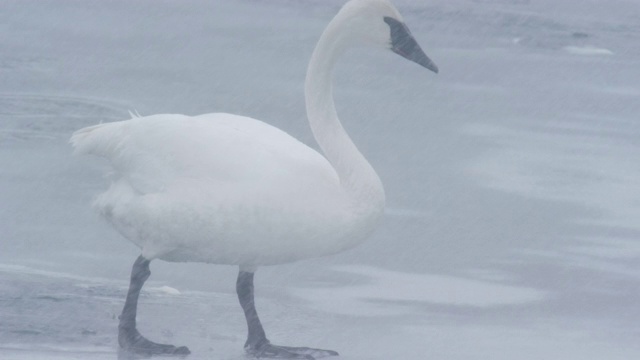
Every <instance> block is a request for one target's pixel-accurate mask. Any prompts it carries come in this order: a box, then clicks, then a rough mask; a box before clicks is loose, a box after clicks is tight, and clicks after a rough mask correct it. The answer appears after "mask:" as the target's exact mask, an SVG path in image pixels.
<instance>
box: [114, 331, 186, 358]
mask: <svg viewBox="0 0 640 360" xmlns="http://www.w3.org/2000/svg"><path fill="white" fill-rule="evenodd" d="M118 330H119V331H118V343H120V346H121V347H122V348H123V349H125V350H127V351H130V352H132V353H135V354H140V355H189V354H190V353H191V351H189V348H187V347H186V346H180V347H176V346H173V345H166V344H158V343H155V342H153V341H150V340H147V339H146V338H145V337H144V336H142V335H141V334H140V332H138V330H137V329H136V328H124V327H120V328H119V329H118Z"/></svg>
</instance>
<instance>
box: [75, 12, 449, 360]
mask: <svg viewBox="0 0 640 360" xmlns="http://www.w3.org/2000/svg"><path fill="white" fill-rule="evenodd" d="M361 44H364V45H367V44H370V45H375V46H378V47H383V48H387V49H390V50H392V51H393V52H395V53H397V54H399V55H401V56H403V57H405V58H407V59H409V60H411V61H413V62H416V63H418V64H419V65H421V66H423V67H425V68H427V69H429V70H432V71H433V72H436V73H437V72H438V68H437V66H436V65H435V64H434V62H433V61H431V60H430V59H429V57H427V55H425V53H424V52H423V51H422V49H421V48H420V46H419V45H418V44H417V42H416V40H415V39H414V37H413V36H412V35H411V33H410V31H409V29H408V28H407V27H406V25H405V23H404V22H403V19H402V17H401V15H400V13H399V12H398V11H397V10H396V8H395V7H394V6H393V5H392V4H391V3H390V2H388V1H386V0H352V1H349V2H348V3H346V4H345V5H344V6H343V7H342V8H341V9H340V11H339V12H338V13H337V15H336V16H335V17H334V18H333V19H332V20H331V22H330V23H329V24H328V26H327V28H326V29H325V30H324V32H323V33H322V35H321V37H320V39H319V41H318V43H317V45H316V48H315V50H314V51H313V54H312V56H311V60H310V63H309V66H308V70H307V75H306V80H305V89H304V92H305V101H306V110H307V116H308V120H309V124H310V126H311V130H312V132H313V135H314V137H315V139H316V141H317V142H318V144H319V146H320V148H321V149H322V153H323V154H324V156H323V155H321V154H320V153H318V152H317V151H315V150H313V149H311V148H310V147H308V146H306V145H304V144H303V143H301V142H300V141H298V140H296V139H295V138H293V137H292V136H290V135H288V134H287V133H285V132H284V131H282V130H279V129H277V128H275V127H273V126H271V125H268V124H266V123H264V122H261V121H259V120H256V119H252V118H248V117H244V116H239V115H232V114H226V113H213V114H205V115H199V116H193V117H191V116H185V115H176V114H161V115H152V116H144V117H141V116H134V115H132V118H131V119H129V120H125V121H119V122H112V123H104V124H99V125H95V126H90V127H86V128H83V129H80V130H78V131H76V132H75V133H74V134H73V136H72V137H71V140H70V142H71V144H72V146H73V147H74V152H75V153H76V154H90V155H94V156H98V157H102V158H106V159H107V160H108V161H109V163H110V165H111V167H112V168H113V171H112V176H113V178H112V180H111V184H110V186H109V188H108V189H107V190H106V191H105V192H104V193H102V194H100V195H98V196H97V198H96V199H95V202H94V208H95V209H96V210H97V212H98V213H99V214H100V215H101V216H102V217H104V218H105V219H106V220H107V221H108V222H109V223H110V224H112V225H113V227H115V229H116V230H117V231H118V232H120V233H121V234H122V235H123V236H124V237H125V238H127V239H128V240H130V241H132V242H133V243H134V244H136V245H137V246H138V247H140V249H141V254H140V256H139V257H138V258H137V259H136V260H135V262H134V264H133V267H132V270H131V278H130V285H129V290H128V293H127V297H126V300H125V304H124V308H123V310H122V314H121V315H120V322H119V326H118V330H119V331H118V342H119V344H120V346H121V347H122V348H123V349H125V350H127V351H131V352H133V353H142V354H165V355H167V354H189V353H190V351H189V349H188V348H187V347H185V346H179V347H178V346H174V345H168V344H159V343H155V342H152V341H150V340H148V339H146V338H145V337H143V336H142V335H141V334H140V333H139V332H138V330H137V328H136V311H137V305H138V296H139V294H140V291H141V289H142V286H143V285H144V283H145V281H146V280H147V279H148V278H149V276H150V274H151V272H150V270H149V263H150V262H151V261H152V260H154V259H162V260H165V261H171V262H187V261H189V262H204V263H212V264H226V265H235V266H238V267H239V272H238V277H237V281H236V291H237V295H238V299H239V302H240V305H241V307H242V309H243V311H244V314H245V317H246V321H247V327H248V336H247V341H246V343H245V351H246V352H247V353H248V354H249V355H252V356H256V357H274V358H301V359H313V358H315V357H324V356H331V355H337V354H338V353H337V352H335V351H331V350H322V349H312V348H298V347H288V346H278V345H274V344H271V343H270V342H269V340H268V339H267V337H266V335H265V331H264V329H263V327H262V324H261V322H260V319H259V317H258V314H257V312H256V308H255V306H254V283H253V279H254V272H255V271H256V270H257V268H258V267H260V266H265V265H275V264H282V263H288V262H292V261H296V260H300V259H305V258H310V257H317V256H324V255H330V254H335V253H338V252H341V251H344V250H346V249H349V248H352V247H354V246H356V245H357V244H359V243H360V242H362V241H363V240H364V239H365V238H366V237H367V236H368V235H369V234H370V233H371V232H372V231H373V229H374V228H375V226H376V224H377V223H378V220H379V219H380V217H381V215H382V213H383V209H384V204H385V194H384V189H383V186H382V183H381V181H380V179H379V178H378V176H377V174H376V172H375V171H374V170H373V168H372V167H371V165H369V163H368V162H367V161H366V159H365V158H364V156H363V155H362V154H361V153H360V152H359V151H358V149H357V148H356V146H355V145H354V144H353V142H352V141H351V139H350V138H349V136H348V135H347V133H346V132H345V130H344V128H343V127H342V125H341V123H340V120H339V119H338V116H337V114H336V110H335V107H334V103H333V96H332V88H331V84H332V81H331V74H332V71H333V68H334V64H335V62H336V60H337V59H338V58H339V57H340V55H341V54H342V53H343V52H345V51H346V50H347V49H349V48H351V47H354V46H357V45H361Z"/></svg>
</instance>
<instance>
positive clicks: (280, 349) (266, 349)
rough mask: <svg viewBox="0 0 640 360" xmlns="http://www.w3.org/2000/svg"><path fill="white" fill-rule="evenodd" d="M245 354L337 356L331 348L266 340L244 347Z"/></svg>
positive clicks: (285, 357)
mask: <svg viewBox="0 0 640 360" xmlns="http://www.w3.org/2000/svg"><path fill="white" fill-rule="evenodd" d="M245 351H246V352H247V354H249V355H252V356H255V357H257V358H272V359H307V360H314V359H319V358H323V357H327V356H338V353H337V352H336V351H333V350H322V349H313V348H308V347H291V346H279V345H273V344H271V343H270V342H269V341H268V340H264V341H261V342H260V343H258V344H256V345H248V346H246V347H245Z"/></svg>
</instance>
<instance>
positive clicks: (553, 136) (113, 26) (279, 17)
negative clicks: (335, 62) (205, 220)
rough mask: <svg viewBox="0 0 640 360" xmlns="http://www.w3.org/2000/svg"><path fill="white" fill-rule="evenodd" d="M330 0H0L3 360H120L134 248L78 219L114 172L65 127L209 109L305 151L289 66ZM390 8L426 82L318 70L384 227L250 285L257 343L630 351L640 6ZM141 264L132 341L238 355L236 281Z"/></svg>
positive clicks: (377, 351)
mask: <svg viewBox="0 0 640 360" xmlns="http://www.w3.org/2000/svg"><path fill="white" fill-rule="evenodd" d="M341 4H342V2H341V1H319V0H316V1H291V0H278V1H257V0H244V1H202V2H177V1H176V2H162V3H160V2H153V3H152V2H150V1H148V2H126V1H113V2H82V1H58V2H45V3H42V2H36V1H22V0H20V1H17V0H16V1H8V0H7V1H3V2H2V4H1V5H0V34H2V35H1V36H0V355H2V356H0V357H2V358H10V359H86V358H96V359H98V358H100V359H102V358H104V359H109V358H111V359H113V358H116V354H117V344H116V343H117V341H116V328H117V314H118V313H119V311H120V309H121V306H122V301H123V297H124V292H125V291H126V286H127V278H128V274H129V271H130V266H131V264H132V262H133V260H134V259H135V257H136V256H137V255H138V250H137V248H135V247H134V246H133V245H131V244H129V243H128V242H127V241H126V240H124V239H122V238H121V237H120V236H119V235H118V234H117V233H116V232H115V231H113V230H112V229H111V228H110V227H109V226H108V225H107V224H105V223H104V222H102V221H101V220H100V219H99V218H98V216H97V215H95V214H94V213H93V212H92V211H91V209H90V203H91V199H92V197H93V196H94V195H95V194H96V193H98V192H99V191H101V190H102V189H104V187H105V186H106V180H105V179H103V178H102V172H103V170H104V168H105V165H104V164H102V163H99V162H96V161H95V160H94V159H87V158H74V157H72V156H71V149H70V147H69V146H68V144H67V141H68V138H69V136H70V134H71V132H73V131H74V130H75V129H78V128H80V127H82V126H85V125H90V124H95V123H98V122H101V121H102V122H105V121H114V120H121V119H125V118H127V117H128V110H137V111H138V112H139V113H140V114H142V115H148V114H153V113H185V114H191V115H195V114H200V113H205V112H218V111H224V112H231V113H238V114H242V115H248V116H252V117H255V118H259V119H262V120H264V121H266V122H268V123H270V124H273V125H275V126H278V127H279V128H282V129H284V130H286V131H287V132H289V133H291V134H292V135H294V136H296V137H298V138H299V139H301V140H303V141H304V142H306V143H307V144H310V145H312V146H315V145H314V142H313V138H312V136H311V133H310V131H309V129H308V125H307V124H306V118H305V112H304V103H303V81H304V73H305V70H306V64H307V61H308V58H309V56H310V54H311V51H312V50H313V46H314V45H315V41H316V40H317V38H318V37H319V35H320V33H321V31H322V30H323V28H324V26H325V25H326V24H327V22H328V21H329V20H330V19H331V17H332V16H333V15H334V14H335V12H336V11H337V9H338V8H339V7H340V5H341ZM397 5H398V8H399V9H400V11H401V12H402V13H403V15H404V17H405V20H406V23H407V24H408V26H409V27H410V29H411V31H412V32H413V34H414V35H415V37H416V38H417V39H418V41H419V42H420V43H421V45H422V47H423V48H424V49H425V51H426V52H427V54H429V56H430V57H431V58H432V59H434V61H435V62H436V63H437V64H438V66H439V67H440V70H441V71H440V74H438V75H434V74H432V73H430V72H428V71H426V70H424V69H421V68H419V67H418V66H416V65H415V64H412V63H410V62H407V61H405V60H403V59H402V58H400V57H398V56H395V55H394V54H392V53H391V52H388V53H387V52H381V51H377V50H372V49H359V50H357V51H353V52H351V53H349V54H348V55H347V56H346V57H345V58H344V59H343V61H342V62H341V63H340V66H339V68H338V71H337V73H336V77H335V80H336V84H335V93H336V94H335V95H336V103H337V107H338V112H339V114H340V117H341V119H342V120H343V122H344V124H345V127H346V128H347V130H348V131H349V132H350V135H351V136H352V138H353V139H354V141H355V142H356V144H357V145H358V146H359V147H360V149H361V150H362V152H363V153H364V154H365V155H366V156H367V158H368V159H369V160H370V162H371V163H372V164H373V166H374V167H375V168H376V170H377V171H378V173H379V174H380V176H381V178H382V180H383V182H384V184H385V188H386V192H387V201H388V206H389V209H388V214H387V216H386V217H385V219H384V222H383V224H382V226H381V227H380V229H379V230H378V231H377V232H376V233H375V234H374V236H373V237H372V238H371V239H370V241H369V242H367V243H365V244H364V245H362V246H360V247H359V248H356V249H354V250H352V251H349V252H347V253H343V254H340V255H338V256H334V257H330V258H322V259H314V260H309V261H303V262H299V263H297V264H291V265H286V266H278V267H273V268H265V269H260V270H259V272H258V274H257V275H256V276H257V277H256V286H257V292H258V294H257V297H258V299H257V303H258V309H259V311H260V313H261V316H262V317H263V322H264V323H265V326H266V328H267V332H268V335H269V336H270V338H271V340H272V341H273V342H275V343H285V344H293V345H295V344H300V345H309V346H319V347H325V348H331V349H335V350H338V351H339V352H340V353H341V354H342V358H343V359H380V360H382V359H424V358H440V359H475V358H487V359H509V360H511V359H540V358H550V359H581V360H590V359H605V358H606V359H625V360H628V359H633V358H637V357H638V356H639V355H640V346H639V345H638V341H637V338H638V336H639V335H640V330H639V328H638V325H637V324H638V323H640V305H638V300H639V299H640V279H639V278H640V262H639V260H640V239H639V237H640V236H639V235H640V226H638V222H637V220H636V219H637V218H638V216H639V215H640V190H638V189H639V188H638V186H637V179H638V178H640V168H639V167H638V165H637V162H636V159H638V156H639V155H640V143H639V141H638V138H639V135H640V123H639V122H638V120H639V119H638V117H639V115H640V101H639V99H640V70H638V69H640V47H639V46H638V40H637V39H638V38H640V25H638V24H640V16H639V15H638V14H639V12H638V5H637V3H635V1H624V0H614V1H604V0H601V1H589V2H581V3H576V2H575V1H569V0H561V1H552V0H529V1H527V0H511V1H507V0H504V1H501V0H475V1H472V0H453V1H447V0H434V1H417V0H413V1H412V0H402V1H398V2H397ZM152 272H153V274H152V277H151V280H150V281H149V284H148V288H147V289H148V290H147V291H146V292H143V297H142V299H141V305H140V311H141V313H140V320H139V323H140V327H141V330H142V331H143V332H145V333H146V334H147V335H148V336H149V337H150V338H152V339H155V340H161V341H168V342H173V343H176V344H178V345H188V346H189V347H190V348H191V350H192V352H193V354H192V356H191V357H190V358H192V359H209V358H215V359H240V358H242V356H243V353H242V345H243V344H244V340H245V338H244V337H245V328H244V318H243V315H242V312H241V310H240V307H239V306H238V305H237V304H236V299H235V294H234V290H235V288H234V284H235V275H236V269H233V268H230V267H222V266H207V265H198V264H171V263H163V262H160V261H156V262H154V263H152ZM163 286H167V287H170V288H174V289H177V290H179V291H180V293H181V294H180V295H173V294H172V291H171V289H169V288H163Z"/></svg>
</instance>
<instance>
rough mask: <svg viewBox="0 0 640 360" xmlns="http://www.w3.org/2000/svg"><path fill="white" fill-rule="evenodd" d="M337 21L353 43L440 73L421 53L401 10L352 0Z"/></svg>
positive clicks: (380, 0)
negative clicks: (386, 51) (375, 47)
mask: <svg viewBox="0 0 640 360" xmlns="http://www.w3.org/2000/svg"><path fill="white" fill-rule="evenodd" d="M334 21H337V22H339V23H341V25H342V26H343V27H344V28H343V29H342V34H343V35H344V36H345V37H346V38H345V40H349V42H352V43H363V42H364V43H372V44H375V45H379V46H384V47H386V48H387V49H390V50H391V51H393V52H394V53H396V54H398V55H400V56H402V57H404V58H406V59H409V60H411V61H413V62H415V63H417V64H420V65H422V66H424V67H425V68H427V69H429V70H431V71H433V72H435V73H437V72H438V67H437V66H436V64H435V63H434V62H433V61H432V60H431V59H429V57H428V56H427V55H426V54H425V53H424V51H422V49H421V48H420V45H418V43H417V42H416V39H415V38H414V37H413V35H411V32H410V31H409V28H407V26H406V25H405V23H404V20H403V19H402V16H401V15H400V13H399V12H398V10H397V9H396V8H395V7H394V6H393V5H392V4H391V3H390V2H389V1H386V0H351V1H349V2H348V3H347V4H345V5H344V6H343V7H342V9H341V10H340V12H339V13H338V14H337V15H336V17H335V19H334Z"/></svg>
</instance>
